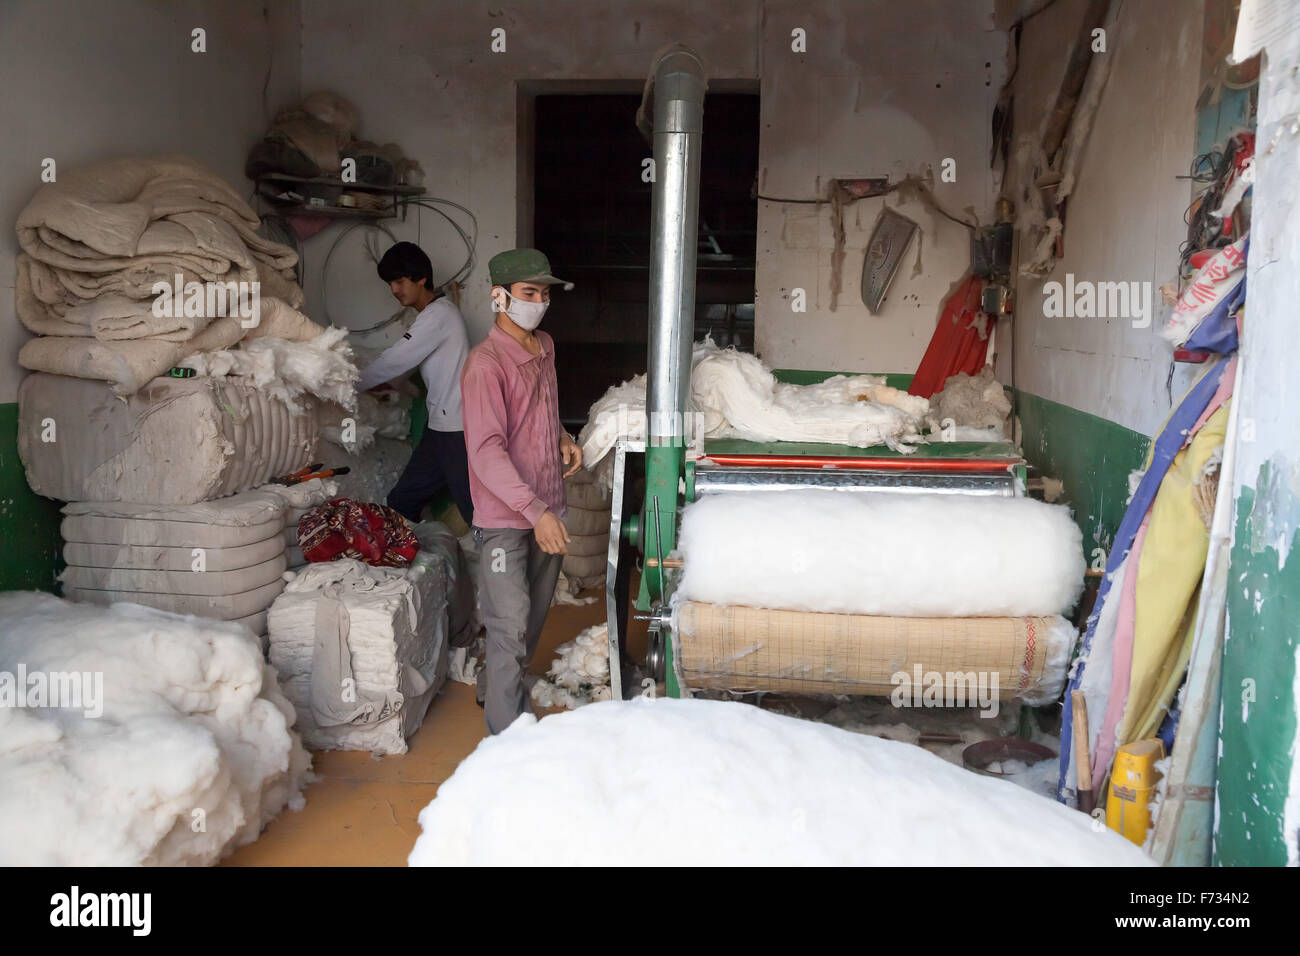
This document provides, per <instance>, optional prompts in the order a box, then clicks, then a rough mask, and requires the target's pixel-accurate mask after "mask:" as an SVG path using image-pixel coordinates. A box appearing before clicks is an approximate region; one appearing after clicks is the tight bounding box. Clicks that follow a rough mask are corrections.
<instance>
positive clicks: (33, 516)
mask: <svg viewBox="0 0 1300 956" xmlns="http://www.w3.org/2000/svg"><path fill="white" fill-rule="evenodd" d="M59 507H60V505H59V503H58V502H57V501H52V500H50V499H49V498H42V497H41V496H40V495H38V494H36V493H35V492H34V491H32V490H31V488H29V487H27V476H26V473H25V472H24V471H23V463H22V461H20V460H19V458H18V405H17V403H15V402H10V403H8V404H4V405H0V541H3V542H4V545H3V548H0V591H25V590H32V589H36V590H40V591H53V590H55V585H56V583H57V581H56V575H57V574H58V573H59V571H60V570H61V569H62V567H63V539H62V537H60V535H59V521H60V518H61V517H62V516H61V515H60V514H59Z"/></svg>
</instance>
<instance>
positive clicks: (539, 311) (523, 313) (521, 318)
mask: <svg viewBox="0 0 1300 956" xmlns="http://www.w3.org/2000/svg"><path fill="white" fill-rule="evenodd" d="M501 292H502V294H503V295H504V296H505V297H506V298H507V299H509V300H510V303H511V304H510V307H509V308H507V309H503V308H501V307H500V305H498V306H497V311H498V312H504V313H505V314H506V315H508V316H510V321H512V322H514V324H515V325H517V326H519V327H520V328H521V329H523V330H524V331H525V332H531V331H532V330H533V329H535V328H537V327H538V326H539V325H541V324H542V316H544V315H545V314H546V309H547V306H549V305H550V304H551V303H549V302H523V301H521V300H519V299H516V298H515V297H514V296H512V295H511V294H510V293H509V292H506V291H505V289H502V290H501Z"/></svg>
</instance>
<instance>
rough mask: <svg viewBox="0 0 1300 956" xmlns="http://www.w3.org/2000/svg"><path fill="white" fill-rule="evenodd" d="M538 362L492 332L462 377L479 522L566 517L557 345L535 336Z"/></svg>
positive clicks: (523, 523) (502, 524)
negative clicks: (556, 365)
mask: <svg viewBox="0 0 1300 956" xmlns="http://www.w3.org/2000/svg"><path fill="white" fill-rule="evenodd" d="M536 335H537V340H538V342H539V343H540V344H541V346H542V354H541V355H532V354H530V353H529V351H528V350H527V349H526V348H524V347H523V346H522V345H520V344H519V343H518V342H516V341H515V340H514V339H512V338H511V337H510V336H509V335H508V334H506V333H505V332H504V331H502V330H501V329H500V328H499V327H498V326H496V325H493V326H492V331H490V332H489V333H488V337H487V338H486V339H484V340H483V341H482V342H480V343H479V344H478V345H476V346H474V348H472V349H471V350H470V353H469V357H468V358H467V359H466V360H465V368H464V370H463V371H462V372H461V375H460V390H461V407H462V414H463V418H464V422H465V448H466V450H467V452H468V454H469V490H470V494H471V496H472V497H473V499H474V523H475V524H476V525H478V526H479V527H480V528H531V527H533V526H534V525H535V524H537V522H538V521H539V520H540V519H541V517H542V514H543V513H545V512H546V511H548V510H549V511H550V512H552V513H553V514H554V515H555V516H556V517H557V518H560V519H563V518H564V479H563V477H562V476H563V473H564V471H563V460H562V458H561V456H560V435H561V434H563V429H562V428H561V427H560V402H559V391H558V389H557V387H556V384H555V343H554V342H553V341H552V340H551V337H550V336H549V335H547V334H546V333H545V332H542V331H538V332H537V333H536Z"/></svg>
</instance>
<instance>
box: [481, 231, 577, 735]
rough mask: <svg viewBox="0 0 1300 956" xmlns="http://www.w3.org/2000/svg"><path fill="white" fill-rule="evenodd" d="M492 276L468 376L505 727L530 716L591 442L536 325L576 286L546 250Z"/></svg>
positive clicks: (485, 692)
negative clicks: (486, 318) (579, 437)
mask: <svg viewBox="0 0 1300 956" xmlns="http://www.w3.org/2000/svg"><path fill="white" fill-rule="evenodd" d="M488 274H489V276H490V278H491V280H492V307H493V311H494V312H495V314H496V315H495V321H494V322H493V325H492V329H491V330H490V331H489V332H488V336H487V338H486V339H485V340H484V341H482V342H480V343H479V344H478V345H476V346H475V347H474V348H473V349H472V350H471V351H470V354H469V358H468V359H466V360H465V370H464V371H463V372H462V373H461V379H460V381H461V400H462V403H463V408H464V420H465V445H466V447H467V449H468V451H469V478H470V490H471V492H472V493H473V496H474V525H475V527H474V535H475V539H476V541H477V543H478V545H479V602H480V604H481V606H482V609H483V623H484V624H485V625H486V627H487V660H486V664H485V666H484V668H483V671H482V673H481V674H480V675H479V685H478V698H479V703H481V704H483V707H484V710H485V716H486V719H487V726H488V731H489V732H490V733H493V734H496V733H500V732H501V731H503V730H505V729H506V727H508V726H509V725H510V724H511V723H512V722H513V721H514V719H515V718H516V717H518V716H519V715H520V714H522V713H525V712H526V711H531V707H530V705H529V703H528V694H527V692H526V690H525V689H524V682H523V679H524V674H525V673H526V671H527V669H528V665H529V662H530V661H531V660H532V657H533V653H534V651H536V649H537V639H538V638H539V637H540V636H541V633H542V625H543V624H544V623H545V621H546V612H547V611H548V610H549V608H550V606H551V598H552V597H553V596H554V594H555V583H556V580H557V579H558V578H559V575H560V566H561V564H562V563H563V561H564V554H565V552H566V550H567V545H568V541H569V534H568V532H567V531H566V530H565V528H564V479H565V478H567V477H568V476H569V475H571V474H573V473H574V472H576V471H577V470H578V468H579V467H581V465H582V449H581V448H580V447H579V446H578V444H577V442H575V441H574V440H573V436H571V435H569V434H568V433H566V432H565V430H564V428H563V427H562V426H561V424H560V406H559V398H558V393H557V390H556V384H555V343H554V342H553V341H552V340H551V337H550V336H549V335H547V334H546V333H545V332H543V331H540V330H539V329H538V328H537V327H538V325H539V324H540V323H541V321H542V316H543V315H545V314H546V309H547V306H548V305H549V304H550V299H551V286H553V285H563V286H564V287H565V288H566V289H570V288H572V287H573V284H572V283H568V282H563V281H562V280H560V279H557V278H555V276H553V275H551V264H550V262H549V261H548V260H547V258H546V256H544V255H542V253H540V252H538V251H537V250H536V249H512V250H510V251H509V252H503V253H501V254H500V255H498V256H494V257H493V258H492V260H491V261H490V262H489V263H488Z"/></svg>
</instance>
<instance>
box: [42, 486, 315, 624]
mask: <svg viewBox="0 0 1300 956" xmlns="http://www.w3.org/2000/svg"><path fill="white" fill-rule="evenodd" d="M307 484H308V485H310V486H311V487H304V488H301V489H297V488H282V487H280V486H274V485H272V486H267V488H264V489H260V490H252V491H246V492H243V493H241V494H237V495H232V496H230V497H228V498H219V499H217V500H215V501H204V502H199V503H197V504H193V505H170V506H169V505H141V504H129V503H124V502H111V501H96V502H88V501H82V502H74V503H71V504H68V505H66V506H65V507H64V509H63V511H64V514H65V515H66V517H65V518H64V519H63V528H62V530H63V535H64V538H65V540H66V541H67V543H66V544H65V545H64V550H63V555H64V560H65V561H67V564H68V566H67V568H65V569H64V571H63V572H62V573H61V575H60V579H61V580H62V581H63V584H64V592H65V594H66V595H67V596H68V597H70V598H74V599H76V600H79V601H88V602H91V603H95V604H108V603H112V602H115V601H131V602H134V603H137V604H143V605H146V606H148V607H155V608H159V609H161V610H166V611H173V612H176V613H181V614H194V615H198V616H200V617H210V618H215V619H218V620H226V621H235V620H240V621H243V622H244V623H246V624H247V625H248V626H249V627H251V628H253V629H254V633H255V634H259V635H260V634H264V633H265V623H266V622H265V612H266V609H267V608H268V607H270V605H271V602H272V601H273V600H275V598H276V597H277V596H278V595H279V594H280V592H281V591H282V590H283V589H284V580H283V577H282V576H283V574H284V572H285V570H286V568H287V556H286V553H285V551H286V548H285V541H284V522H285V513H286V510H287V509H288V503H289V501H290V500H295V501H297V500H304V501H306V500H313V499H314V498H321V497H322V496H324V495H325V494H327V493H328V491H329V488H328V486H327V485H326V484H325V483H324V482H321V481H320V480H319V479H316V480H314V481H312V482H309V483H307ZM268 489H269V490H268Z"/></svg>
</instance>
